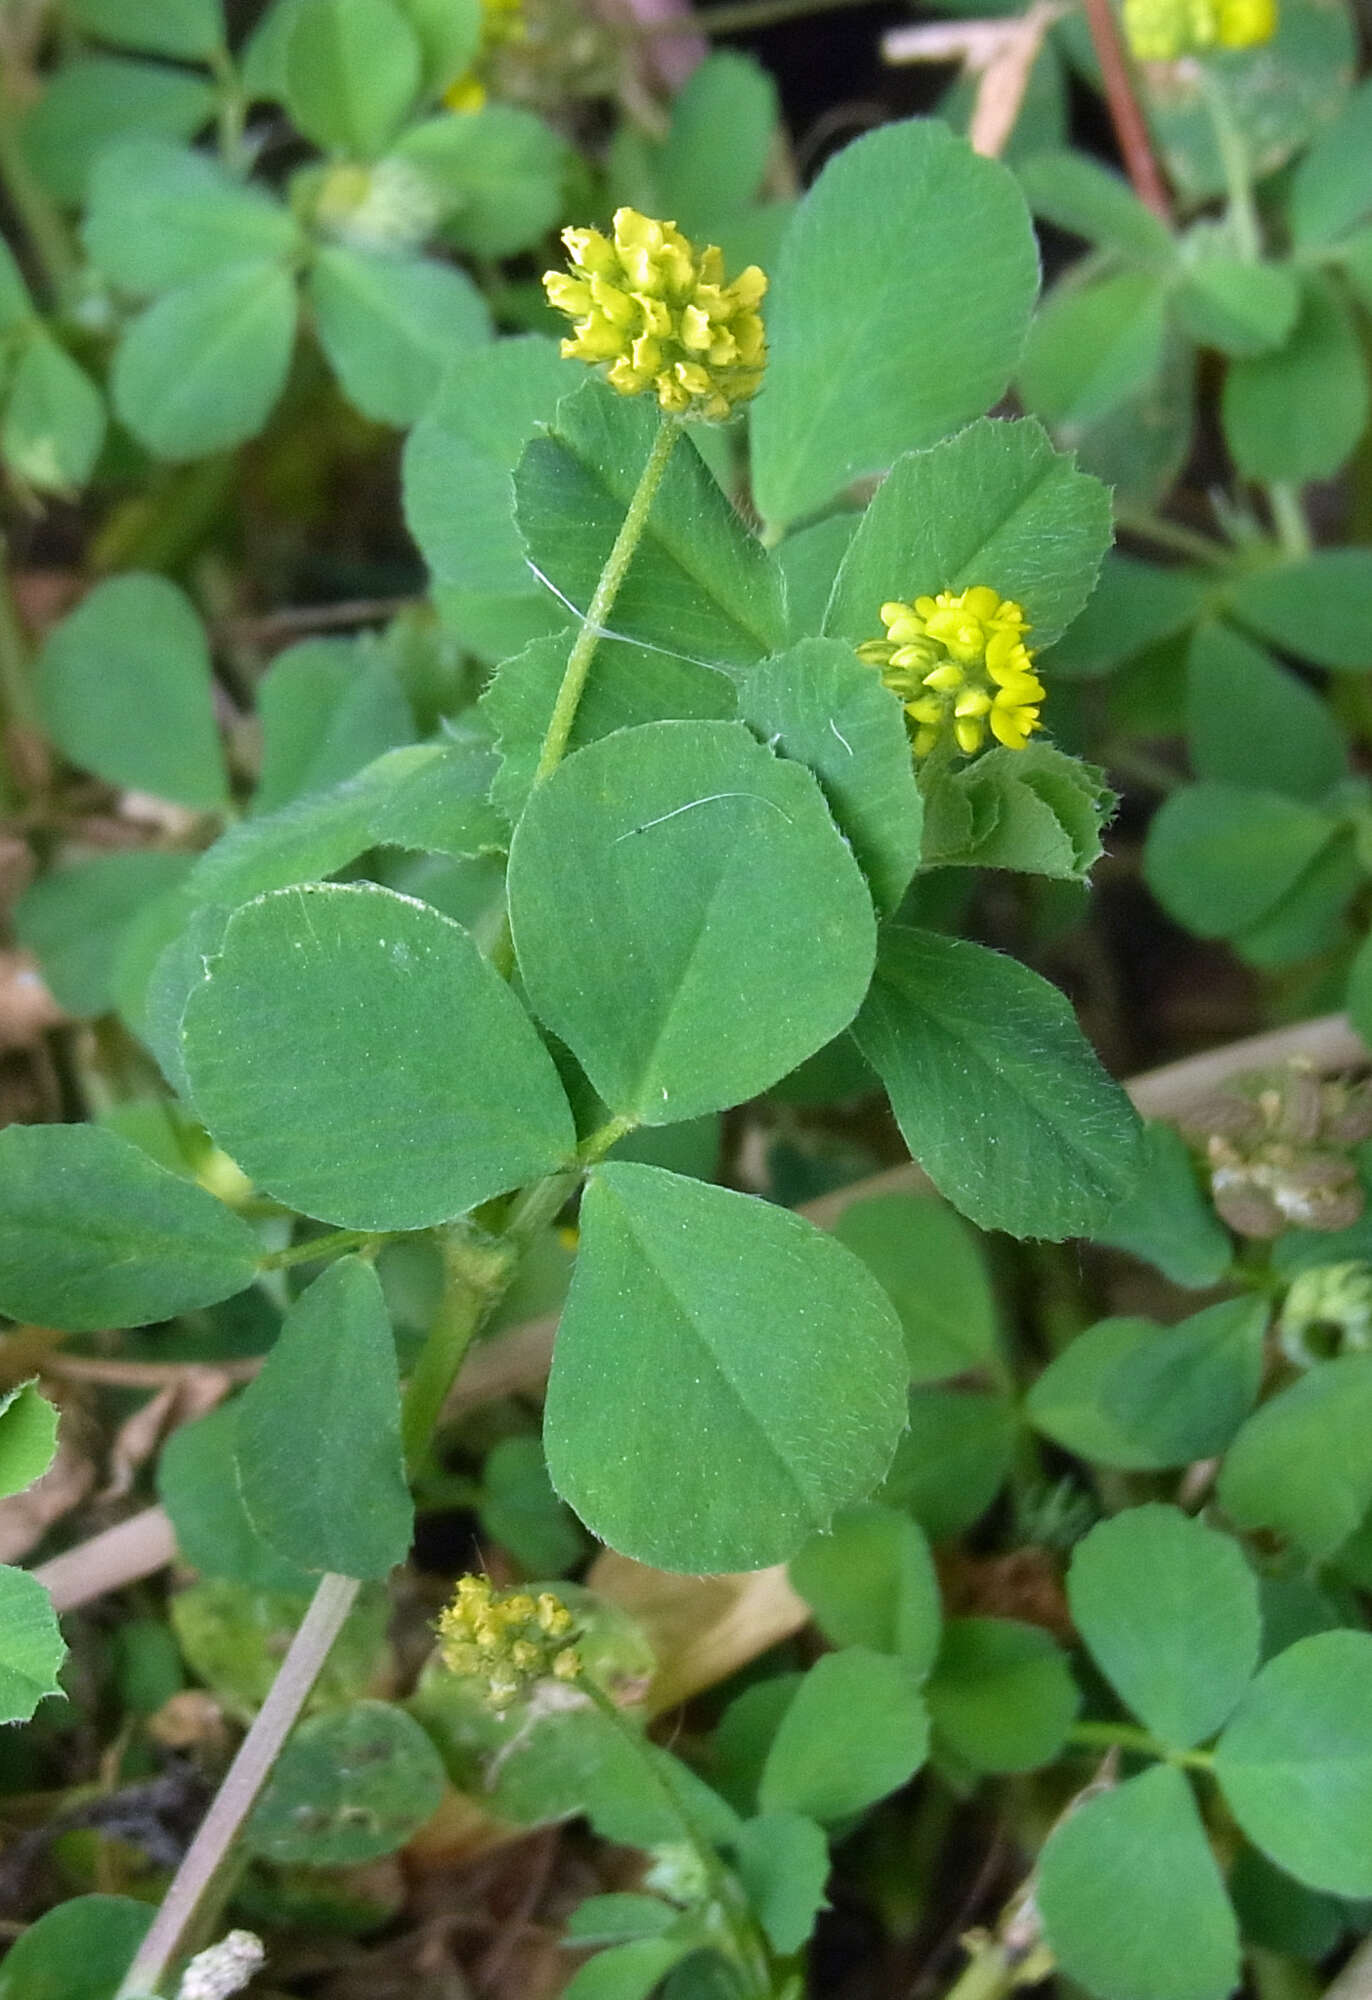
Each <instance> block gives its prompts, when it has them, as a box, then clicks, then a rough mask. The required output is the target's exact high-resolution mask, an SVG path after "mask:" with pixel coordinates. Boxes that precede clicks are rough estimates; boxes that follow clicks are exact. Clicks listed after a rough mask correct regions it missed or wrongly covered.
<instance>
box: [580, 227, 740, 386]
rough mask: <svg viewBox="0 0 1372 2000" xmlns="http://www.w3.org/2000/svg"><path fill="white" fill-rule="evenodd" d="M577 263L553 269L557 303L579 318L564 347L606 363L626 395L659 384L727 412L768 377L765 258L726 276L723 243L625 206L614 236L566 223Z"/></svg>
mask: <svg viewBox="0 0 1372 2000" xmlns="http://www.w3.org/2000/svg"><path fill="white" fill-rule="evenodd" d="M562 240H563V242H564V243H565V244H566V246H567V249H568V252H569V253H570V256H571V260H572V265H573V269H572V270H571V271H569V272H568V271H546V272H545V273H544V276H543V286H544V290H545V291H546V292H547V294H548V299H549V303H550V304H551V305H553V306H554V307H556V309H557V311H558V312H562V313H566V314H567V315H568V317H569V318H570V319H571V320H573V321H574V322H575V328H576V330H575V333H574V335H573V336H572V337H571V338H569V339H567V340H564V341H563V343H562V352H563V353H564V354H565V355H568V356H571V357H574V358H575V359H576V360H578V361H587V362H590V363H592V364H593V365H602V364H603V365H604V366H605V369H606V379H607V381H608V382H609V384H610V387H611V388H612V389H617V390H618V391H619V394H620V395H621V396H641V395H643V394H644V393H645V392H646V391H648V390H652V391H653V393H654V394H655V395H656V396H657V400H658V402H659V404H660V405H661V407H662V408H663V409H664V410H666V411H667V412H668V413H669V414H670V415H672V416H677V417H705V418H708V419H710V420H711V421H712V422H720V421H721V420H722V419H723V418H725V417H728V416H730V415H731V414H732V412H733V410H734V407H735V405H736V404H738V403H742V402H746V401H747V399H748V397H750V396H751V395H753V394H754V393H755V392H756V390H757V387H758V385H759V383H760V382H761V380H762V371H763V365H764V363H765V361H766V358H767V346H766V338H765V335H764V333H763V327H762V319H761V316H760V314H759V313H758V310H757V309H758V306H759V305H760V304H761V302H762V299H763V295H764V294H765V292H766V290H767V280H766V278H765V277H764V276H763V274H762V272H761V271H760V270H759V269H758V267H757V265H756V264H750V265H749V266H748V267H747V269H746V270H744V271H740V272H739V274H738V276H737V277H736V278H735V279H734V280H733V281H732V283H728V284H726V283H725V279H724V258H723V255H722V254H721V252H720V251H719V250H717V249H716V248H715V246H714V245H713V244H710V245H708V246H707V247H706V248H705V249H704V250H697V249H696V248H695V245H694V244H692V243H690V242H689V241H688V240H687V238H686V237H684V236H683V235H682V234H681V231H680V230H679V229H678V228H677V226H676V224H675V223H674V222H655V221H653V219H652V218H651V217H650V216H647V215H640V214H639V212H638V210H637V209H636V208H621V209H617V210H616V211H615V219H614V229H613V234H612V235H611V236H605V235H602V233H601V232H600V230H598V229H564V230H563V232H562Z"/></svg>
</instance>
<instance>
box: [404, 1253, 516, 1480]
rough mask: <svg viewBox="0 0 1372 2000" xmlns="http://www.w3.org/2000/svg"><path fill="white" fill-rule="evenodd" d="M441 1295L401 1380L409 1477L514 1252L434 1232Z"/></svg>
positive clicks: (418, 1463)
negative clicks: (406, 1378) (440, 1263)
mask: <svg viewBox="0 0 1372 2000" xmlns="http://www.w3.org/2000/svg"><path fill="white" fill-rule="evenodd" d="M439 1247H440V1249H441V1251H442V1255H443V1295H442V1298H441V1299H440V1301H439V1307H438V1311H437V1313H436V1314H435V1315H434V1321H433V1325H432V1326H431V1327H430V1328H429V1331H428V1334H427V1335H426V1337H425V1341H424V1345H423V1347H422V1348H421V1349H420V1353H419V1359H418V1361H417V1362H416V1363H415V1365H414V1368H413V1369H412V1371H411V1373H410V1378H409V1381H408V1382H407V1383H406V1384H405V1397H404V1401H403V1403H402V1404H401V1411H400V1435H401V1441H402V1443H403V1445H404V1447H405V1467H406V1470H407V1472H408V1473H409V1475H410V1477H411V1478H413V1477H414V1475H415V1473H416V1472H417V1471H418V1470H419V1468H420V1467H421V1466H422V1465H423V1463H424V1460H425V1458H426V1457H427V1455H428V1450H429V1443H430V1440H431V1439H432V1437H433V1434H434V1431H435V1429H436V1428H437V1425H438V1418H439V1413H440V1411H441V1410H442V1408H443V1405H444V1403H445V1402H446V1400H447V1396H448V1391H449V1390H450V1389H451V1388H452V1386H453V1383H454V1382H455V1381H456V1380H457V1371H458V1370H459V1368H461V1366H462V1363H463V1361H464V1360H465V1359H466V1354H467V1349H468V1348H469V1347H470V1346H471V1344H472V1341H473V1339H474V1338H475V1336H476V1334H477V1332H478V1330H479V1328H480V1326H481V1323H482V1321H483V1320H484V1319H485V1317H486V1315H487V1314H488V1313H489V1311H490V1310H491V1307H492V1305H493V1304H494V1302H495V1300H496V1299H497V1298H498V1297H499V1295H500V1294H501V1293H502V1292H503V1291H504V1290H505V1287H506V1285H507V1284H508V1283H509V1279H510V1272H511V1269H512V1267H513V1264H514V1254H513V1253H512V1252H511V1251H510V1250H508V1249H504V1248H502V1247H501V1246H499V1245H497V1244H480V1243H474V1242H472V1241H471V1239H470V1238H469V1237H468V1236H467V1235H466V1234H465V1233H464V1232H461V1231H460V1230H458V1229H452V1230H446V1231H443V1232H441V1233H440V1236H439Z"/></svg>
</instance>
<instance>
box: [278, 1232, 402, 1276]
mask: <svg viewBox="0 0 1372 2000" xmlns="http://www.w3.org/2000/svg"><path fill="white" fill-rule="evenodd" d="M376 1241H377V1237H376V1232H375V1231H374V1230H371V1229H331V1230H330V1231H329V1233H328V1234H327V1235H326V1236H311V1237H310V1238H309V1240H308V1241H307V1242H305V1243H292V1244H291V1246H290V1248H289V1249H287V1250H273V1251H271V1252H270V1253H269V1255H267V1256H266V1257H264V1258H263V1259H262V1269H263V1270H264V1271H285V1270H289V1268H290V1266H291V1265H292V1264H316V1263H319V1262H320V1261H321V1260H322V1259H324V1258H326V1257H342V1256H345V1255H346V1254H347V1252H348V1251H349V1250H357V1249H359V1248H360V1247H361V1246H362V1244H364V1243H374V1242H376Z"/></svg>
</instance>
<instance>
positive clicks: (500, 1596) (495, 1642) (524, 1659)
mask: <svg viewBox="0 0 1372 2000" xmlns="http://www.w3.org/2000/svg"><path fill="white" fill-rule="evenodd" d="M574 1622H575V1621H574V1620H573V1618H572V1614H571V1612H570V1611H569V1610H568V1609H567V1607H566V1605H565V1604H563V1603H562V1601H561V1599H560V1598H558V1597H555V1596H554V1595H553V1593H552V1592H551V1591H550V1590H545V1591H543V1592H541V1593H540V1595H539V1596H538V1598H537V1599H535V1598H534V1597H532V1596H531V1595H530V1594H529V1592H528V1591H527V1590H516V1591H506V1592H503V1593H498V1592H497V1591H496V1590H495V1588H494V1587H493V1585H492V1583H491V1580H490V1578H489V1577H486V1576H464V1577H462V1578H460V1579H459V1582H458V1586H457V1591H456V1593H455V1595H454V1597H453V1601H452V1603H451V1604H449V1605H447V1606H446V1607H445V1608H444V1609H443V1610H442V1611H441V1612H440V1613H439V1615H438V1645H439V1651H440V1653H441V1654H442V1657H443V1663H444V1665H445V1666H446V1667H447V1668H448V1669H449V1670H450V1671H451V1672H452V1673H455V1674H460V1675H461V1676H462V1677H463V1678H464V1679H468V1680H482V1681H484V1682H485V1683H486V1698H487V1700H488V1701H489V1702H490V1704H491V1706H492V1708H508V1707H509V1705H510V1703H511V1702H512V1701H513V1700H514V1699H515V1698H516V1696H517V1695H519V1694H521V1693H522V1692H523V1691H524V1689H525V1688H527V1687H529V1686H530V1685H531V1684H532V1683H533V1682H534V1681H540V1680H546V1679H548V1677H549V1676H552V1677H553V1678H554V1679H556V1680H561V1681H573V1680H576V1678H577V1677H578V1675H579V1674H580V1672H581V1656H580V1654H579V1653H578V1652H577V1651H576V1649H575V1647H572V1646H567V1645H565V1644H564V1643H563V1642H564V1640H565V1639H566V1638H567V1637H568V1636H569V1634H571V1632H572V1629H573V1625H574Z"/></svg>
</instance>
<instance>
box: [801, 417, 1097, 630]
mask: <svg viewBox="0 0 1372 2000" xmlns="http://www.w3.org/2000/svg"><path fill="white" fill-rule="evenodd" d="M1110 536H1111V529H1110V499H1109V495H1108V494H1107V493H1106V491H1105V488H1104V487H1103V486H1102V485H1101V483H1100V481H1099V480H1098V479H1093V478H1091V477H1090V476H1089V475H1088V474H1086V473H1083V472H1078V470H1077V468H1076V463H1075V460H1074V459H1073V458H1072V457H1071V455H1070V454H1069V453H1066V452H1059V451H1055V450H1054V449H1053V446H1052V444H1051V442H1050V440H1049V438H1048V436H1047V433H1046V432H1045V431H1044V429H1043V427H1042V426H1041V425H1040V424H1038V423H1035V422H1034V421H1033V419H1032V418H1022V419H1020V420H1018V421H1012V422H997V421H994V420H993V419H991V418H990V417H981V418H979V419H978V421H977V422H976V423H973V424H969V425H968V426H967V428H966V430H963V431H959V432H958V434H957V436H956V437H951V438H948V439H946V440H945V441H944V442H943V443H942V444H938V445H935V446H934V447H933V448H932V450H929V451H921V452H910V453H907V454H906V456H905V457H904V458H901V459H898V460H897V461H896V463H895V465H894V466H893V467H892V469H891V472H890V474H889V476H888V477H887V478H886V479H885V480H883V482H882V484H881V486H880V487H879V488H878V489H877V492H876V495H875V497H874V498H873V500H872V502H871V505H870V506H869V507H868V509H867V511H866V513H865V514H864V515H863V517H862V520H861V523H860V525H859V527H858V530H857V533H856V534H855V535H854V537H853V539H852V542H851V543H850V544H849V547H848V552H847V554H846V555H845V557H844V559H843V562H842V565H841V567H840V569H839V573H838V577H837V579H836V581H835V584H834V590H833V595H832V597H831V599H830V602H829V608H828V611H827V613H826V614H825V630H826V631H827V632H833V633H836V634H838V635H839V636H840V637H842V638H845V639H850V640H852V641H854V642H859V641H861V640H863V639H870V638H872V637H873V636H880V633H881V621H880V617H879V613H880V610H881V606H882V605H883V604H885V603H886V602H887V601H888V600H889V599H891V598H893V597H895V598H902V599H904V600H906V601H907V602H908V601H910V600H912V599H914V598H916V597H920V596H924V595H931V596H932V595H937V593H938V592H939V591H941V590H953V591H957V590H965V589H967V588H968V586H969V585H974V584H989V585H990V586H991V588H992V589H993V590H996V591H998V592H999V594H1000V595H1001V596H1002V597H1008V598H1013V599H1014V600H1015V601H1016V602H1017V603H1019V604H1022V605H1023V607H1024V611H1025V615H1026V616H1027V618H1028V620H1029V623H1030V625H1031V626H1032V628H1033V631H1032V639H1031V643H1032V644H1033V645H1034V646H1036V647H1038V646H1048V645H1051V644H1052V642H1053V640H1055V639H1056V638H1058V637H1059V636H1060V635H1061V633H1062V632H1063V630H1064V629H1065V627H1066V626H1068V625H1070V624H1071V622H1072V620H1073V619H1074V618H1075V617H1076V615H1077V613H1078V612H1079V611H1080V610H1081V608H1082V606H1083V605H1084V604H1085V603H1086V600H1087V598H1088V597H1089V596H1090V594H1091V589H1092V585H1093V584H1094V582H1095V579H1096V572H1097V570H1098V569H1099V567H1100V564H1101V560H1102V558H1103V557H1104V555H1105V552H1106V550H1107V549H1108V548H1109V546H1110Z"/></svg>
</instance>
